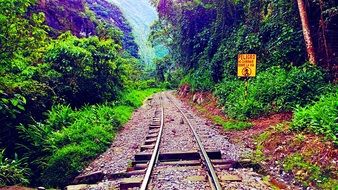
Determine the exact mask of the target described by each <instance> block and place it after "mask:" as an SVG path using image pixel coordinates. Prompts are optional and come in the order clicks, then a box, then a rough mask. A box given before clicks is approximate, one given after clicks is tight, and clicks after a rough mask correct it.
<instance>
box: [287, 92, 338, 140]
mask: <svg viewBox="0 0 338 190" xmlns="http://www.w3.org/2000/svg"><path fill="white" fill-rule="evenodd" d="M337 116H338V91H337V92H336V93H331V94H327V95H325V96H322V97H321V98H320V100H319V101H317V102H315V103H314V104H312V105H308V106H305V107H297V108H296V110H295V112H294V117H293V120H292V125H291V129H293V130H297V131H303V130H304V131H306V132H313V133H315V134H321V135H324V136H325V137H326V138H327V139H329V140H332V141H333V142H334V143H335V144H338V138H337V134H338V117H337Z"/></svg>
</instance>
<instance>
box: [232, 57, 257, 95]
mask: <svg viewBox="0 0 338 190" xmlns="http://www.w3.org/2000/svg"><path fill="white" fill-rule="evenodd" d="M256 64H257V56H256V54H239V55H238V65H237V76H238V77H243V78H244V80H245V99H247V97H248V87H249V80H248V79H249V77H255V76H256Z"/></svg>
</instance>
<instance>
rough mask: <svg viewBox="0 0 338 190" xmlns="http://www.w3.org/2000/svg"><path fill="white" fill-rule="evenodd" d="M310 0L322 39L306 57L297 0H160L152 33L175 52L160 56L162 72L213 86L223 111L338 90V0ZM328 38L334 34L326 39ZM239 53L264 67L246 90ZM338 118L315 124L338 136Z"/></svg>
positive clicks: (193, 84)
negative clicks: (253, 57) (252, 56)
mask: <svg viewBox="0 0 338 190" xmlns="http://www.w3.org/2000/svg"><path fill="white" fill-rule="evenodd" d="M306 2H307V5H308V6H309V7H308V9H309V10H308V11H309V13H308V15H310V16H309V18H310V21H311V22H310V24H312V25H311V27H312V28H315V29H317V30H318V31H316V30H314V34H313V39H314V41H318V43H316V44H317V45H316V54H317V56H318V57H317V62H316V63H310V62H308V61H307V60H308V58H307V51H306V47H305V42H304V37H303V32H302V24H301V20H300V18H299V15H300V14H299V9H298V6H297V1H286V0H275V1H260V0H252V1H228V0H227V1H218V0H211V1H193V2H192V1H180V2H175V1H170V0H159V1H153V4H154V5H156V6H157V9H158V12H159V15H160V20H159V21H158V22H157V23H155V24H154V25H153V32H152V35H151V37H150V38H151V40H152V42H153V43H154V44H155V45H156V44H159V43H163V44H165V45H166V47H167V48H168V50H169V52H170V53H169V54H167V55H166V57H164V58H163V59H159V60H157V76H158V78H159V79H160V80H162V81H166V82H167V83H169V84H170V85H172V86H180V85H188V86H189V89H190V90H191V91H213V92H214V94H215V95H216V96H217V97H218V98H219V104H220V106H221V107H222V108H223V111H224V113H225V114H226V115H228V116H229V117H230V118H234V119H239V120H245V119H249V118H256V117H259V116H262V115H266V114H271V113H276V112H282V111H291V110H293V109H294V108H295V107H296V106H306V105H308V104H312V103H313V102H314V101H318V100H319V98H320V96H321V95H325V94H327V96H332V97H334V95H332V94H337V87H336V85H335V84H333V83H332V81H334V80H336V77H337V66H336V65H337V63H338V57H337V51H338V48H337V46H336V43H337V41H338V37H337V35H336V34H333V31H337V28H338V26H337V23H338V22H337V21H338V15H337V14H338V11H337V5H338V4H337V2H335V1H320V0H318V1H317V0H315V1H306ZM310 11H313V13H311V14H310ZM317 22H320V23H322V22H324V23H325V25H321V26H318V24H317ZM324 23H322V24H324ZM323 32H325V33H323ZM323 38H326V39H330V41H327V42H326V43H325V44H326V45H325V47H324V45H323V44H322V43H321V42H322V40H323ZM322 51H326V52H327V53H328V54H329V55H328V56H327V55H322V54H321V52H322ZM240 53H254V54H257V56H258V64H257V67H258V68H257V69H258V71H257V72H258V75H257V77H254V78H250V79H249V87H248V95H247V96H246V95H245V94H246V93H245V85H244V80H243V79H240V78H238V77H237V56H238V54H240ZM331 100H332V99H331ZM335 100H337V99H335ZM336 102H337V101H336ZM322 103H323V102H322ZM331 103H332V102H331V101H329V100H328V102H327V106H329V107H332V109H335V108H336V106H337V104H336V103H333V104H331ZM304 109H305V108H304ZM304 109H301V108H298V109H297V111H299V112H300V110H302V111H303V112H305V110H304ZM334 112H335V111H334ZM335 114H336V112H335V113H334V115H335ZM313 119H314V120H316V119H315V118H313ZM317 119H319V118H317ZM331 119H332V118H331ZM311 122H317V121H311ZM336 122H337V121H336V119H333V120H330V123H329V124H327V127H325V129H318V130H317V129H315V128H316V127H309V128H308V129H309V130H312V131H314V132H316V133H322V134H325V135H327V136H328V137H330V138H331V139H332V140H334V141H337V137H336V134H337V132H338V131H337V130H338V128H337V125H336ZM308 125H311V124H308Z"/></svg>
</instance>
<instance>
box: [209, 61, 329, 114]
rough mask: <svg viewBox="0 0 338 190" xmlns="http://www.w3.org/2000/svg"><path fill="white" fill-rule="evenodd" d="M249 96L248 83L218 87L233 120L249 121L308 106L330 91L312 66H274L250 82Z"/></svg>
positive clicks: (221, 99) (322, 76) (228, 82)
mask: <svg viewBox="0 0 338 190" xmlns="http://www.w3.org/2000/svg"><path fill="white" fill-rule="evenodd" d="M248 83H249V86H248V94H247V96H245V83H244V81H240V80H234V79H226V80H224V82H223V83H221V84H219V85H217V86H216V87H215V90H214V92H215V95H216V96H217V97H218V98H219V103H220V105H222V106H224V111H225V112H226V114H228V115H229V116H230V117H231V118H237V119H241V120H243V119H247V118H254V117H258V116H261V115H263V114H269V113H273V112H280V111H290V110H292V108H293V107H295V106H296V105H305V104H306V103H308V102H309V101H311V100H316V99H317V96H318V95H320V94H322V93H324V92H326V91H328V90H330V85H328V84H327V83H326V80H325V75H324V73H323V72H322V71H321V70H320V69H318V68H316V67H313V66H311V65H309V64H305V65H304V66H302V67H292V68H291V69H290V70H286V69H283V68H280V67H272V68H270V69H268V70H266V71H263V72H260V73H259V74H258V75H257V77H256V78H252V79H249V82H248Z"/></svg>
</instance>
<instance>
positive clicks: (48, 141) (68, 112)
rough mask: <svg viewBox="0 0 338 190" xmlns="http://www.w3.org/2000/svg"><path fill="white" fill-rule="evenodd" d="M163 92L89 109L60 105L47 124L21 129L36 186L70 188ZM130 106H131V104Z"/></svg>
mask: <svg viewBox="0 0 338 190" xmlns="http://www.w3.org/2000/svg"><path fill="white" fill-rule="evenodd" d="M157 91H159V89H147V90H142V91H137V90H131V91H130V92H125V94H126V96H125V99H123V100H121V101H120V102H119V104H117V103H106V104H103V105H91V106H85V107H83V108H81V109H79V110H76V109H72V108H71V107H70V106H66V105H56V106H54V107H53V108H52V110H51V111H49V113H48V116H47V119H46V120H45V121H44V122H35V123H34V124H31V125H28V126H24V125H20V126H18V130H19V132H20V137H21V139H22V140H21V142H22V145H21V146H20V149H19V150H20V152H24V153H25V154H24V155H25V156H26V157H27V158H28V163H29V167H30V168H31V169H32V171H33V175H32V180H33V181H32V183H33V184H35V185H41V184H43V185H45V186H49V187H64V186H66V185H68V184H69V183H70V182H71V181H72V180H73V178H74V177H75V176H76V175H78V174H79V172H80V171H81V170H82V169H83V168H84V167H85V166H86V165H88V164H89V162H91V160H92V159H94V158H95V157H96V156H97V155H98V154H100V153H102V152H104V151H105V150H106V149H107V148H108V146H109V145H110V143H111V141H112V139H113V138H114V137H115V134H116V132H117V131H118V129H119V128H120V127H121V126H122V124H123V123H126V122H127V121H128V120H129V118H130V117H131V115H132V112H133V111H134V109H135V107H138V106H140V105H141V104H142V102H143V100H144V99H145V98H146V97H148V96H150V95H151V94H152V93H154V92H157ZM127 103H128V104H127Z"/></svg>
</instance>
